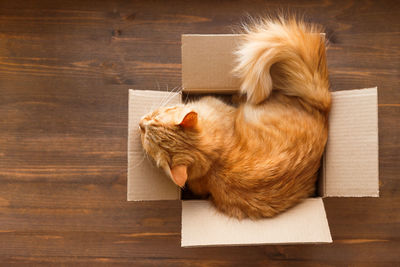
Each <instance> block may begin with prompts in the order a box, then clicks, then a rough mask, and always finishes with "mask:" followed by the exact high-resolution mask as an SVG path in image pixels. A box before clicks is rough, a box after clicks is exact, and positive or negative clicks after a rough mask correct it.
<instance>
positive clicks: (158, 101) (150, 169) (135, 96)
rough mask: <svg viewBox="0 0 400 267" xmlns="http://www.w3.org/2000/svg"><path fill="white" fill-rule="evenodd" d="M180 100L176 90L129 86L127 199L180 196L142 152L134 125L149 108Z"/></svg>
mask: <svg viewBox="0 0 400 267" xmlns="http://www.w3.org/2000/svg"><path fill="white" fill-rule="evenodd" d="M180 101H181V94H177V93H168V92H160V91H140V90H129V122H128V190H127V191H128V201H139V200H174V199H179V198H180V190H179V188H178V187H176V186H175V184H174V183H173V182H172V181H171V179H169V178H168V177H167V176H166V175H165V174H164V172H162V171H161V170H159V169H158V168H157V167H155V166H153V164H152V162H151V161H150V160H148V158H147V157H146V155H145V154H144V151H143V148H142V144H141V141H140V130H139V127H138V126H139V121H140V118H141V117H142V116H143V115H145V114H146V113H147V112H149V111H150V110H152V109H155V108H157V107H159V106H161V105H163V104H165V105H174V104H178V103H180Z"/></svg>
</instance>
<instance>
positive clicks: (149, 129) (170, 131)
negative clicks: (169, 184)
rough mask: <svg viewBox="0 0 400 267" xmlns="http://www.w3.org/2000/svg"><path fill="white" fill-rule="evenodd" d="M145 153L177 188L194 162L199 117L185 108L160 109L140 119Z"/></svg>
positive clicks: (193, 111) (178, 106)
mask: <svg viewBox="0 0 400 267" xmlns="http://www.w3.org/2000/svg"><path fill="white" fill-rule="evenodd" d="M139 128H140V131H141V141H142V145H143V148H144V150H145V151H146V153H147V154H148V155H150V156H151V157H152V158H153V159H154V161H155V162H156V164H157V166H158V167H160V168H162V169H163V170H164V171H165V173H166V174H167V175H168V176H169V177H170V178H171V179H172V180H173V181H174V183H175V184H177V185H178V186H180V187H183V186H184V184H185V182H186V180H187V177H188V167H190V166H191V165H193V163H194V162H195V161H196V154H198V151H196V147H197V144H198V138H199V133H200V129H199V126H198V114H197V112H196V111H195V110H193V109H191V108H189V107H187V106H185V105H177V106H173V107H162V108H159V109H157V110H155V111H153V112H150V113H149V114H147V115H145V116H143V117H142V118H141V120H140V123H139Z"/></svg>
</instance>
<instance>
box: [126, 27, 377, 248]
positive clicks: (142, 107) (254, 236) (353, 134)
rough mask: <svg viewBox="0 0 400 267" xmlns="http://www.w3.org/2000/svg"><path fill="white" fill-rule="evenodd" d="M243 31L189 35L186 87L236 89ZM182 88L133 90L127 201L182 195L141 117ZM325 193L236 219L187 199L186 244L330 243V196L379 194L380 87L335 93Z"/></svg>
mask: <svg viewBox="0 0 400 267" xmlns="http://www.w3.org/2000/svg"><path fill="white" fill-rule="evenodd" d="M237 38H238V36H237V35H183V36H182V83H183V87H184V91H185V92H190V93H193V92H195V93H203V92H207V93H209V92H214V93H230V92H235V91H237V90H238V87H239V82H238V80H237V79H235V78H234V77H233V76H232V75H231V72H230V71H231V69H232V67H233V59H234V57H233V54H232V51H233V49H234V48H235V46H236V43H237V42H236V41H237ZM180 102H181V95H180V94H179V93H178V94H171V93H168V92H160V91H140V90H130V91H129V133H128V142H129V143H128V201H148V200H171V199H175V200H179V199H180V190H179V188H178V187H177V186H175V185H174V184H173V183H172V181H171V180H170V179H169V178H167V177H166V175H165V174H164V173H163V172H162V171H160V170H158V169H157V168H156V167H154V166H152V163H150V161H149V160H148V159H147V158H146V156H145V155H144V153H143V149H142V146H141V143H140V132H139V130H138V122H139V119H140V117H141V116H143V115H144V114H146V113H147V112H148V111H150V110H152V109H154V108H157V107H158V106H160V105H173V104H176V103H180ZM321 174H322V175H321V181H320V188H319V197H315V198H309V199H306V200H304V201H303V202H302V203H300V204H299V205H297V206H295V207H293V208H292V209H290V210H288V211H286V212H284V213H282V214H280V215H278V216H276V217H274V218H270V219H262V220H256V221H252V220H250V219H244V220H241V221H239V220H236V219H234V218H230V217H227V216H225V215H224V214H221V213H220V212H218V211H217V210H216V209H215V208H214V207H213V206H212V204H211V203H210V202H209V201H207V200H183V201H182V236H181V237H182V239H181V245H182V246H183V247H190V246H211V245H212V246H215V245H248V244H293V243H330V242H332V238H331V235H330V231H329V226H328V222H327V218H326V213H325V208H324V204H323V201H322V198H324V197H378V196H379V179H378V177H379V173H378V112H377V88H370V89H362V90H348V91H337V92H333V93H332V111H331V114H330V121H329V137H328V143H327V146H326V152H325V155H324V158H323V166H322V172H321Z"/></svg>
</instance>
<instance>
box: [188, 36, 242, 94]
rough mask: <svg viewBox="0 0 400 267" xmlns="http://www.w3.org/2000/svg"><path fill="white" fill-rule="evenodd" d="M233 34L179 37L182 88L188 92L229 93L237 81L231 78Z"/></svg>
mask: <svg viewBox="0 0 400 267" xmlns="http://www.w3.org/2000/svg"><path fill="white" fill-rule="evenodd" d="M239 36H240V35H237V34H204V35H202V34H184V35H182V86H183V91H185V92H191V93H195V92H197V93H199V92H210V91H212V92H215V93H223V92H226V93H231V92H236V91H237V89H238V88H239V81H238V79H237V78H235V77H234V76H233V75H231V72H232V69H233V66H234V56H233V53H232V52H233V51H234V49H235V47H236V46H237V41H238V37H239Z"/></svg>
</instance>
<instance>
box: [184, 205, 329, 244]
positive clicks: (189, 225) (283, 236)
mask: <svg viewBox="0 0 400 267" xmlns="http://www.w3.org/2000/svg"><path fill="white" fill-rule="evenodd" d="M330 242H332V238H331V234H330V231H329V226H328V221H327V219H326V214H325V209H324V204H323V202H322V199H321V198H309V199H306V200H305V201H303V202H302V203H300V204H299V205H297V206H295V207H293V208H292V209H290V210H288V211H286V212H284V213H282V214H280V215H278V216H277V217H274V218H270V219H262V220H255V221H253V220H250V219H244V220H241V221H239V220H236V219H234V218H231V217H228V216H226V215H224V214H222V213H220V212H218V211H217V210H216V209H215V208H214V207H213V205H212V204H211V203H210V202H209V201H206V200H188V201H183V202H182V241H181V246H182V247H191V246H217V245H248V244H292V243H330Z"/></svg>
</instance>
